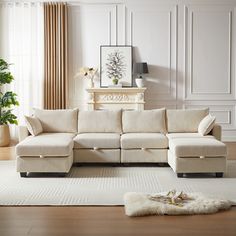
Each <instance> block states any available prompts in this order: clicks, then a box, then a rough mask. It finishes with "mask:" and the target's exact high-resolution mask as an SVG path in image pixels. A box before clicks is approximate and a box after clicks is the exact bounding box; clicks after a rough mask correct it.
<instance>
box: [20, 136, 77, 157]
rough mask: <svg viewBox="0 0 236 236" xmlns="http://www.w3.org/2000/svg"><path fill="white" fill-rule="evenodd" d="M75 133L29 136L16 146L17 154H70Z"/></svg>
mask: <svg viewBox="0 0 236 236" xmlns="http://www.w3.org/2000/svg"><path fill="white" fill-rule="evenodd" d="M73 137H74V135H73V134H69V133H42V134H39V135H38V136H35V137H33V136H29V137H27V138H26V139H25V140H23V141H22V142H20V143H19V144H17V146H16V155H17V156H40V155H41V156H68V155H69V154H70V153H71V151H72V149H73Z"/></svg>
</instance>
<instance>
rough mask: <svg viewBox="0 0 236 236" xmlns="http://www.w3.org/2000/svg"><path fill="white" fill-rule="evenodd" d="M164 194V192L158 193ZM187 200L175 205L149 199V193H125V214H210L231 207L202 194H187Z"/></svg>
mask: <svg viewBox="0 0 236 236" xmlns="http://www.w3.org/2000/svg"><path fill="white" fill-rule="evenodd" d="M158 196H159V197H160V196H166V193H161V194H158ZM187 196H188V198H190V199H188V200H182V205H181V206H177V205H173V204H170V203H167V202H161V201H158V200H157V199H156V200H152V199H150V195H149V194H144V193H126V194H125V195H124V202H125V214H126V215H127V216H145V215H196V214H212V213H216V212H217V211H220V210H227V209H229V208H230V207H231V202H230V201H228V200H219V199H211V198H206V197H204V196H202V194H197V193H191V194H187Z"/></svg>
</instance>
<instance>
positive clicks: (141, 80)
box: [135, 78, 145, 88]
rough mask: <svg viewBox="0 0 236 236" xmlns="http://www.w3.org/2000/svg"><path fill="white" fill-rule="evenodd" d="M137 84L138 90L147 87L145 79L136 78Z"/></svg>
mask: <svg viewBox="0 0 236 236" xmlns="http://www.w3.org/2000/svg"><path fill="white" fill-rule="evenodd" d="M135 83H136V85H137V87H138V88H143V87H144V86H145V80H144V78H136V79H135Z"/></svg>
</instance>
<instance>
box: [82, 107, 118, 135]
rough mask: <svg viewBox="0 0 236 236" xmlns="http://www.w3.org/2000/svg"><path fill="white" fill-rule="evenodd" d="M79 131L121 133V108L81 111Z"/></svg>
mask: <svg viewBox="0 0 236 236" xmlns="http://www.w3.org/2000/svg"><path fill="white" fill-rule="evenodd" d="M78 131H79V133H121V131H122V129H121V110H117V111H107V110H97V111H81V112H79V120H78Z"/></svg>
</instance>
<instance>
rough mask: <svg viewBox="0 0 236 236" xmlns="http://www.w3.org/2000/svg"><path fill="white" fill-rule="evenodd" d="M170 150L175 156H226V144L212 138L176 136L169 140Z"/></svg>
mask: <svg viewBox="0 0 236 236" xmlns="http://www.w3.org/2000/svg"><path fill="white" fill-rule="evenodd" d="M169 148H170V151H171V152H172V153H173V154H174V155H175V156H177V157H199V156H205V157H217V156H226V154H227V150H226V145H225V144H224V143H222V142H220V141H218V140H216V139H214V138H176V139H170V140H169Z"/></svg>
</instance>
